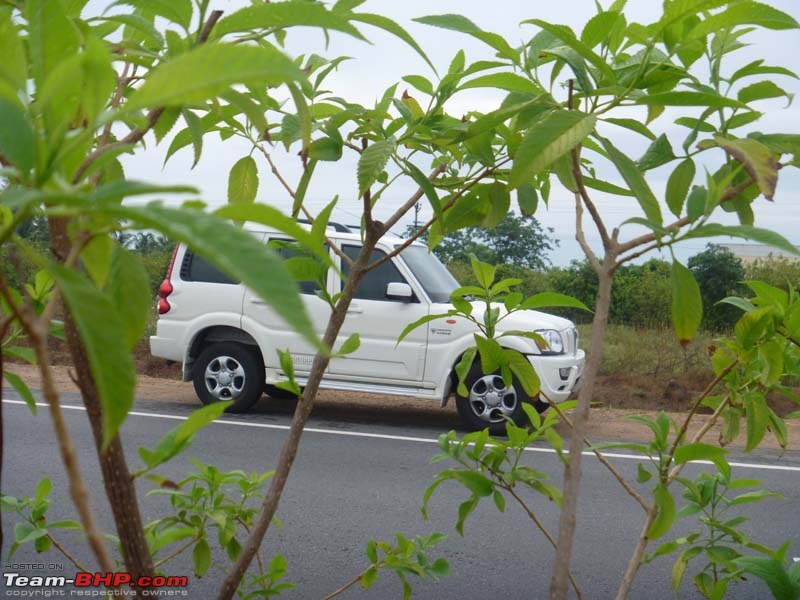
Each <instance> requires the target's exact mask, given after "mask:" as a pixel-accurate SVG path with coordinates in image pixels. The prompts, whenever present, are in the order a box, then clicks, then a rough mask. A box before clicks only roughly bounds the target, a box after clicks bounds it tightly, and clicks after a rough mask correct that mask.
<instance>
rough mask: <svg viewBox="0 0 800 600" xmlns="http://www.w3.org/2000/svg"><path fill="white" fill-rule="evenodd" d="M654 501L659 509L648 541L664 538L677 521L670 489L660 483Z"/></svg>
mask: <svg viewBox="0 0 800 600" xmlns="http://www.w3.org/2000/svg"><path fill="white" fill-rule="evenodd" d="M653 499H654V500H655V503H656V506H657V507H658V513H657V514H656V517H655V519H653V523H652V524H651V525H650V529H648V530H647V539H649V540H657V539H659V538H661V537H664V536H665V535H666V534H667V532H669V530H670V528H671V527H672V523H673V522H674V521H675V500H674V498H673V497H672V494H670V493H669V489H668V488H667V486H665V485H664V484H663V483H659V484H658V485H657V486H656V487H655V489H654V490H653Z"/></svg>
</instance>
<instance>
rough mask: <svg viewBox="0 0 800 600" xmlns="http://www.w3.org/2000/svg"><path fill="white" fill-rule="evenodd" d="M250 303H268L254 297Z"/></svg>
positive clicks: (262, 304)
mask: <svg viewBox="0 0 800 600" xmlns="http://www.w3.org/2000/svg"><path fill="white" fill-rule="evenodd" d="M250 303H251V304H258V305H259V306H264V305H265V304H266V302H264V301H263V300H261V298H253V299H252V300H250Z"/></svg>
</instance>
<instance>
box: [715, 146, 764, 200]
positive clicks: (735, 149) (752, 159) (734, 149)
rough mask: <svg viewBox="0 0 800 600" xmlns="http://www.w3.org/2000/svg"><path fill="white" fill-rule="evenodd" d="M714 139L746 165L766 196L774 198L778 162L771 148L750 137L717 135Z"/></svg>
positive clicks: (748, 171) (746, 168) (746, 169)
mask: <svg viewBox="0 0 800 600" xmlns="http://www.w3.org/2000/svg"><path fill="white" fill-rule="evenodd" d="M714 140H715V141H716V142H717V144H718V145H719V146H720V148H722V149H724V150H725V152H727V153H728V154H730V155H731V156H732V157H733V158H735V159H736V160H738V161H739V162H740V163H742V165H744V168H745V171H747V173H748V174H749V175H750V177H752V178H753V181H755V182H756V184H757V185H758V189H759V190H760V191H761V193H762V194H764V197H765V198H767V199H768V200H772V198H773V196H774V195H775V186H776V185H777V184H778V163H777V161H776V160H775V158H774V157H773V155H772V152H771V151H770V149H769V148H767V147H766V146H765V145H764V144H762V143H761V142H759V141H757V140H754V139H750V138H747V139H736V140H731V139H727V138H724V137H721V136H715V137H714Z"/></svg>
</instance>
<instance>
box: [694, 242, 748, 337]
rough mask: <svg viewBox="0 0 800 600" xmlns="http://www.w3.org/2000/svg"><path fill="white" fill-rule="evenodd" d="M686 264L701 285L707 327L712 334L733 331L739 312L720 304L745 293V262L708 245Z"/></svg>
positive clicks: (704, 318) (724, 250) (727, 305)
mask: <svg viewBox="0 0 800 600" xmlns="http://www.w3.org/2000/svg"><path fill="white" fill-rule="evenodd" d="M687 265H688V267H689V269H690V270H691V271H692V274H693V275H694V278H695V279H696V280H697V285H699V286H700V295H701V297H702V298H703V323H704V325H705V326H706V327H707V328H708V329H711V330H713V331H722V330H726V329H730V328H731V327H732V326H733V324H734V323H735V322H736V320H737V319H738V318H739V311H738V310H737V309H736V308H735V307H733V306H731V305H730V304H718V303H719V301H720V300H722V299H723V298H725V297H727V296H737V295H740V294H742V292H743V291H744V289H743V285H742V281H743V280H744V278H745V273H744V267H743V266H742V261H741V260H739V258H738V257H737V256H735V255H734V254H733V252H731V251H730V250H728V249H727V248H724V247H722V246H719V245H717V244H708V245H706V249H705V250H704V251H703V252H700V253H698V254H695V255H694V256H692V257H690V258H689V260H688V262H687Z"/></svg>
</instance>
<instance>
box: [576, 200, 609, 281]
mask: <svg viewBox="0 0 800 600" xmlns="http://www.w3.org/2000/svg"><path fill="white" fill-rule="evenodd" d="M575 239H576V240H577V241H578V245H579V246H580V247H581V249H582V250H583V253H584V254H585V255H586V258H587V259H589V263H591V265H592V268H594V270H595V271H600V270H601V269H602V267H601V265H600V260H599V259H598V258H597V255H595V253H594V252H593V251H592V249H591V248H590V247H589V244H588V243H587V241H586V236H585V235H584V233H583V204H582V203H581V195H580V194H579V193H578V192H575Z"/></svg>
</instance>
